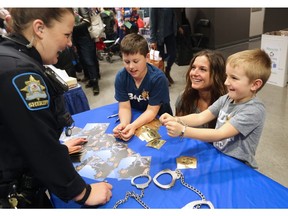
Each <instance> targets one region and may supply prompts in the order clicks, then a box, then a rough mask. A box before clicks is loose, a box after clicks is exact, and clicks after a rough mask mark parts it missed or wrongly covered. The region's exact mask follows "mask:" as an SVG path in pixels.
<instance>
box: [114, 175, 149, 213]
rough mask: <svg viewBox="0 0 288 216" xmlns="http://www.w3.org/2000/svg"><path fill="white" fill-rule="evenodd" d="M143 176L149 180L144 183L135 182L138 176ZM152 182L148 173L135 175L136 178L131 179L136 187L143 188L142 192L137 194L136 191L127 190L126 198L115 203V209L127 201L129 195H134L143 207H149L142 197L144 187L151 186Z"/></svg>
mask: <svg viewBox="0 0 288 216" xmlns="http://www.w3.org/2000/svg"><path fill="white" fill-rule="evenodd" d="M141 177H146V178H148V181H147V182H145V183H142V184H136V183H135V180H136V179H137V178H141ZM150 182H151V176H150V175H147V174H140V175H137V176H135V177H134V178H132V179H131V184H132V185H133V186H136V188H138V189H141V194H140V195H139V194H136V193H135V192H134V191H132V192H130V191H127V192H126V195H125V198H124V199H121V200H118V201H117V202H116V203H115V205H114V207H113V208H114V209H116V208H117V207H118V206H119V205H121V204H123V203H125V202H127V200H128V199H129V197H132V198H134V199H135V200H136V201H137V202H138V203H139V204H140V205H141V206H142V207H143V208H145V209H149V206H148V205H146V204H145V203H144V202H143V201H142V198H143V197H144V189H145V188H147V187H148V186H149V184H150Z"/></svg>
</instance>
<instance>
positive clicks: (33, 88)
mask: <svg viewBox="0 0 288 216" xmlns="http://www.w3.org/2000/svg"><path fill="white" fill-rule="evenodd" d="M12 82H13V85H14V87H15V88H16V90H17V92H18V94H19V95H20V97H21V99H22V100H23V102H24V104H25V105H26V107H27V108H28V109H29V110H31V111H34V110H41V109H47V108H48V107H49V105H50V96H49V94H48V91H47V86H46V83H45V82H44V80H43V78H42V77H41V76H40V75H39V74H36V73H33V72H27V73H24V74H20V75H18V76H15V77H14V78H13V81H12Z"/></svg>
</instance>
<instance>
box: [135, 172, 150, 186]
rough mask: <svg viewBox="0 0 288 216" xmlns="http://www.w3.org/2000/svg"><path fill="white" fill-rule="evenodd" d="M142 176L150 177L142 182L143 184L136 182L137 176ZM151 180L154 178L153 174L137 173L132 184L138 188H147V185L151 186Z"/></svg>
mask: <svg viewBox="0 0 288 216" xmlns="http://www.w3.org/2000/svg"><path fill="white" fill-rule="evenodd" d="M141 177H147V178H148V181H147V182H145V183H142V184H136V183H135V180H136V179H137V178H141ZM151 180H152V179H151V176H150V175H147V174H140V175H137V176H135V177H134V178H132V179H131V184H132V185H133V186H135V187H136V188H138V189H145V188H147V187H148V186H149V184H150V182H151Z"/></svg>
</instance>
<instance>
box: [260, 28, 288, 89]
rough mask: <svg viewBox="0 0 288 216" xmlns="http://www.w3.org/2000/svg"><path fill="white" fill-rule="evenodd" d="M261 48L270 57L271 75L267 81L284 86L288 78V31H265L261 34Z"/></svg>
mask: <svg viewBox="0 0 288 216" xmlns="http://www.w3.org/2000/svg"><path fill="white" fill-rule="evenodd" d="M261 49H263V50H264V51H265V52H266V53H267V54H268V55H269V56H270V58H271V61H272V66H271V76H270V78H269V80H268V81H267V83H269V84H272V85H277V86H280V87H285V86H286V85H287V81H288V80H287V78H288V75H287V74H288V31H285V30H280V31H273V32H267V33H265V34H262V36H261Z"/></svg>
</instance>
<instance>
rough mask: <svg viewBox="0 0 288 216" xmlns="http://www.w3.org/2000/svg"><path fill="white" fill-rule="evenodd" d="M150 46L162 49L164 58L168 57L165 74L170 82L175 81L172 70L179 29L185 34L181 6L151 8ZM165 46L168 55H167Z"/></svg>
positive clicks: (161, 52)
mask: <svg viewBox="0 0 288 216" xmlns="http://www.w3.org/2000/svg"><path fill="white" fill-rule="evenodd" d="M149 13H150V21H149V23H150V32H151V34H150V43H151V44H150V47H151V48H152V49H154V50H159V51H160V56H161V57H162V58H163V60H166V59H167V64H166V67H165V71H164V72H165V75H166V77H167V79H168V81H169V83H170V84H173V83H174V80H173V79H172V77H171V75H170V72H171V68H172V66H173V64H174V62H175V60H176V52H177V47H176V35H177V32H178V30H179V32H180V33H181V34H183V29H182V27H181V24H182V23H181V18H182V17H181V9H180V8H177V9H176V8H150V11H149ZM165 47H166V51H167V55H165Z"/></svg>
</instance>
